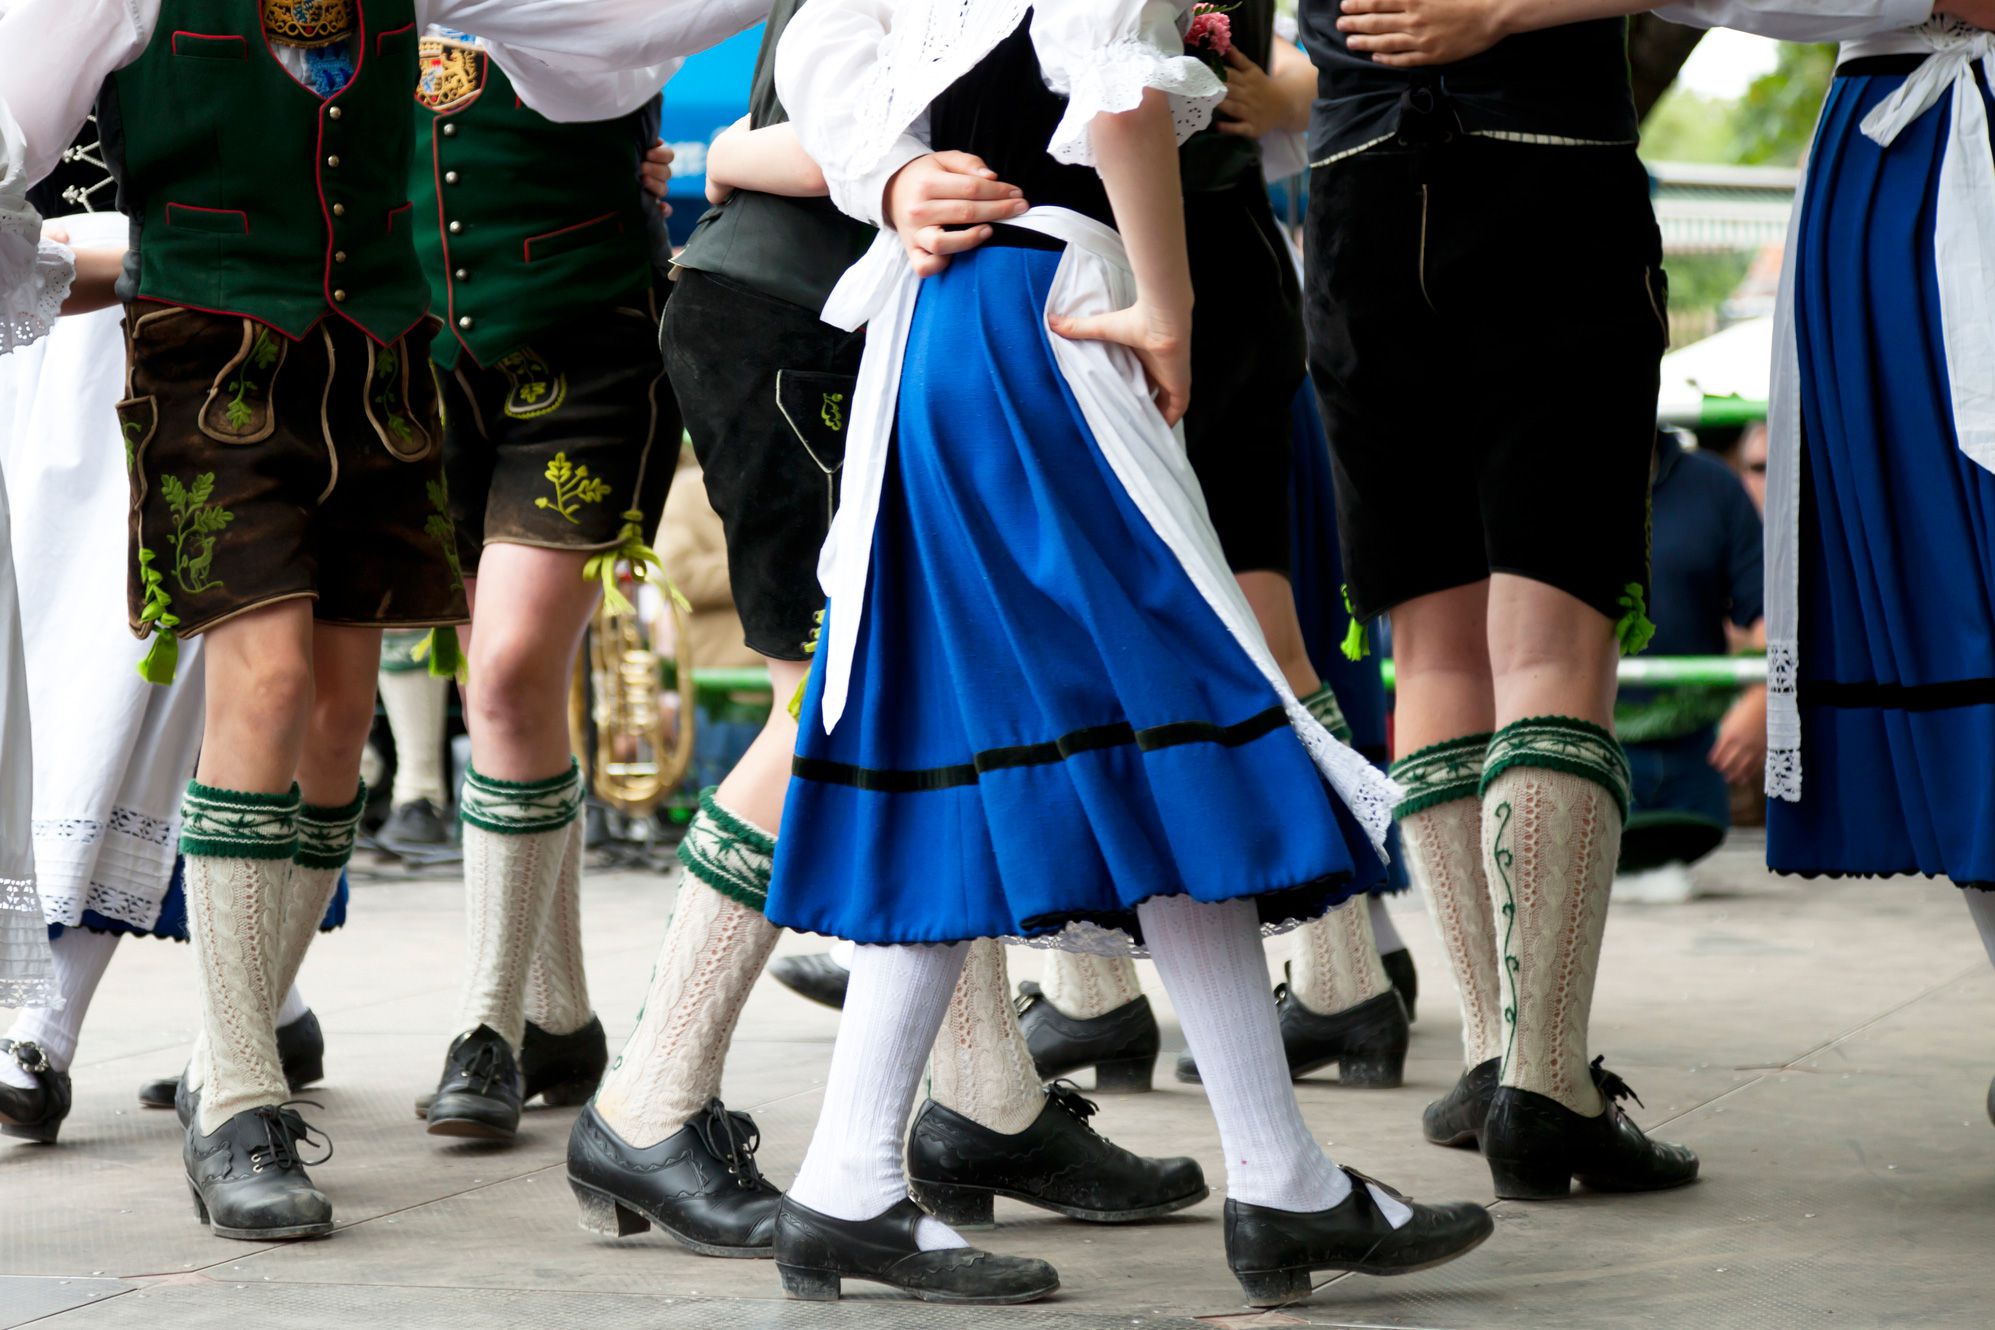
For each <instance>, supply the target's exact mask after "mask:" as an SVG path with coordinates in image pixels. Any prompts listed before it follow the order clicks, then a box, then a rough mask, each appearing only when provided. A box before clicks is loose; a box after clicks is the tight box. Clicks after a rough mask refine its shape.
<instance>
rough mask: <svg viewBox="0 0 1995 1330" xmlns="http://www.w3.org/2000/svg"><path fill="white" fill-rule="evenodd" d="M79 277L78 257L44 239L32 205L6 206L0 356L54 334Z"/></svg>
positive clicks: (0, 213)
mask: <svg viewBox="0 0 1995 1330" xmlns="http://www.w3.org/2000/svg"><path fill="white" fill-rule="evenodd" d="M75 280H76V255H75V254H73V253H71V252H70V249H69V246H67V245H58V244H56V243H55V242H54V241H51V240H43V239H42V238H41V219H40V218H39V217H37V216H36V215H35V214H34V212H33V210H32V209H26V208H23V209H19V210H15V209H4V208H0V356H4V355H6V354H7V353H8V352H9V351H12V350H14V349H15V348H16V347H22V346H27V345H29V344H31V343H33V342H38V341H40V340H41V339H42V338H44V337H46V336H48V332H49V329H51V328H53V327H54V326H55V321H56V319H57V318H58V317H59V316H60V315H61V314H62V302H63V301H65V300H67V299H69V288H70V285H71V284H72V283H73V282H74V281H75Z"/></svg>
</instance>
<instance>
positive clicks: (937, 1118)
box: [907, 1081, 1206, 1227]
mask: <svg viewBox="0 0 1995 1330" xmlns="http://www.w3.org/2000/svg"><path fill="white" fill-rule="evenodd" d="M1095 1112H1096V1109H1095V1106H1094V1105H1093V1104H1092V1103H1090V1102H1089V1101H1087V1100H1086V1099H1083V1098H1081V1096H1080V1093H1079V1091H1077V1090H1075V1089H1074V1087H1073V1085H1072V1083H1071V1082H1067V1081H1055V1082H1054V1083H1053V1084H1052V1085H1049V1086H1047V1087H1046V1106H1045V1107H1044V1108H1042V1109H1040V1110H1039V1116H1038V1118H1036V1119H1035V1120H1034V1121H1033V1123H1032V1125H1031V1126H1029V1127H1027V1128H1026V1129H1025V1130H1024V1131H1022V1132H1019V1133H1017V1134H1016V1135H1012V1136H1006V1135H1003V1134H1001V1133H999V1132H994V1131H992V1130H990V1129H989V1128H987V1127H984V1126H982V1125H980V1124H978V1123H976V1122H974V1121H972V1120H971V1119H969V1118H967V1117H964V1116H963V1115H962V1114H961V1113H957V1112H955V1111H954V1110H952V1109H947V1108H944V1107H943V1106H942V1105H940V1104H938V1103H936V1102H935V1101H934V1100H932V1099H931V1100H929V1101H928V1102H927V1103H926V1104H924V1105H922V1108H921V1112H919V1113H918V1114H916V1115H915V1119H914V1129H913V1131H912V1132H911V1133H910V1134H909V1137H908V1145H907V1173H908V1190H909V1191H910V1192H912V1193H913V1195H914V1199H915V1200H916V1201H917V1202H919V1203H920V1205H921V1207H922V1209H924V1210H926V1211H928V1213H930V1214H932V1215H934V1216H935V1217H936V1218H937V1219H939V1220H941V1221H942V1222H943V1223H945V1224H951V1225H955V1226H958V1227H972V1226H980V1225H985V1224H989V1223H991V1222H993V1218H992V1201H993V1199H994V1198H996V1197H999V1196H1008V1197H1010V1198H1011V1199H1012V1200H1014V1201H1024V1202H1025V1203H1026V1204H1027V1205H1036V1206H1038V1207H1039V1208H1040V1209H1042V1210H1051V1211H1054V1212H1055V1213H1057V1214H1063V1215H1065V1216H1067V1217H1068V1218H1069V1219H1080V1220H1085V1221H1086V1222H1088V1223H1091V1224H1124V1223H1128V1222H1130V1221H1132V1220H1137V1219H1154V1218H1155V1217H1157V1216H1158V1215H1167V1214H1170V1213H1171V1212H1172V1211H1174V1210H1182V1209H1184V1208H1185V1207H1186V1206H1189V1205H1196V1204H1198V1203H1199V1202H1200V1201H1202V1200H1204V1199H1205V1197H1206V1186H1205V1174H1204V1172H1202V1171H1201V1170H1200V1169H1199V1166H1198V1164H1197V1162H1196V1161H1194V1160H1190V1159H1145V1158H1144V1157H1143V1156H1141V1155H1138V1154H1135V1153H1133V1152H1131V1151H1128V1150H1125V1149H1123V1148H1122V1147H1121V1146H1119V1145H1117V1144H1115V1142H1113V1141H1110V1140H1107V1139H1105V1138H1104V1137H1102V1136H1101V1135H1100V1134H1099V1133H1097V1132H1096V1131H1095V1129H1094V1127H1093V1126H1092V1125H1091V1124H1090V1123H1089V1122H1088V1119H1089V1118H1091V1117H1093V1116H1094V1115H1095Z"/></svg>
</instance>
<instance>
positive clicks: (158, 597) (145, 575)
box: [139, 548, 180, 688]
mask: <svg viewBox="0 0 1995 1330" xmlns="http://www.w3.org/2000/svg"><path fill="white" fill-rule="evenodd" d="M153 558H154V555H153V552H152V551H151V550H149V549H143V548H141V549H140V550H139V579H140V580H141V581H142V582H144V583H145V606H144V608H143V609H141V610H140V611H139V622H140V623H142V624H151V625H152V649H151V650H150V651H148V652H146V653H145V659H144V660H141V661H140V662H139V678H141V679H144V680H145V681H146V682H147V683H152V684H158V685H160V686H161V687H162V688H163V687H165V686H166V685H167V684H170V683H172V682H173V679H174V676H175V675H176V674H177V673H178V672H179V669H180V639H179V638H178V637H176V636H175V635H174V632H173V630H174V629H175V628H178V627H179V626H180V616H179V615H177V614H175V613H174V612H173V610H172V605H173V597H172V596H171V595H169V594H168V593H167V590H166V585H165V583H166V576H165V574H163V573H161V572H160V571H159V569H157V568H155V567H153V566H152V564H153Z"/></svg>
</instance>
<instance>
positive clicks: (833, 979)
mask: <svg viewBox="0 0 1995 1330" xmlns="http://www.w3.org/2000/svg"><path fill="white" fill-rule="evenodd" d="M769 977H770V978H771V979H774V980H775V981H776V982H777V983H779V984H781V985H782V986H783V987H785V988H787V989H789V990H790V991H791V992H792V993H795V994H796V995H797V996H798V997H804V998H809V999H810V1000H811V1001H812V1002H816V1003H819V1004H821V1005H823V1006H827V1007H831V1008H833V1009H834V1010H843V1009H844V1006H845V988H846V985H848V984H850V983H851V982H852V971H850V970H848V969H846V968H845V967H844V966H842V965H840V964H839V963H838V962H837V961H834V960H832V959H831V956H830V954H829V953H827V952H822V951H816V952H812V953H810V954H809V955H807V956H778V957H777V958H776V959H775V960H774V961H773V962H771V963H770V965H769Z"/></svg>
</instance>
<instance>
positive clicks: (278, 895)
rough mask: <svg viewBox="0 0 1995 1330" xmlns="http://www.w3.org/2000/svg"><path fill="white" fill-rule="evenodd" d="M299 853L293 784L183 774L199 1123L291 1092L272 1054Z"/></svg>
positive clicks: (210, 1123) (214, 1123)
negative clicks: (223, 781) (272, 790)
mask: <svg viewBox="0 0 1995 1330" xmlns="http://www.w3.org/2000/svg"><path fill="white" fill-rule="evenodd" d="M297 852H298V789H297V787H296V786H295V785H294V786H292V787H291V789H290V791H289V792H288V793H285V794H258V793H252V792H247V791H242V790H225V789H218V788H216V787H214V786H211V785H203V784H201V783H200V782H198V781H189V782H188V784H187V793H186V796H185V797H184V798H183V799H182V801H181V805H180V853H181V854H182V855H184V856H186V861H187V862H186V868H185V874H184V882H185V885H186V890H187V924H188V935H189V938H190V939H191V940H192V942H193V944H194V969H195V974H196V976H197V978H198V988H199V992H200V997H201V1040H200V1043H199V1052H200V1056H199V1065H198V1067H197V1068H196V1069H195V1071H194V1084H195V1085H196V1086H197V1087H198V1088H199V1089H200V1091H201V1111H200V1118H199V1122H198V1123H197V1126H198V1127H199V1130H200V1131H201V1132H202V1133H203V1134H204V1135H205V1134H207V1133H210V1132H213V1131H214V1130H215V1129H216V1128H217V1127H219V1126H221V1125H222V1124H223V1123H224V1122H226V1121H228V1120H229V1119H230V1118H232V1117H234V1116H235V1115H236V1114H238V1113H241V1112H243V1111H245V1110H246V1109H251V1108H257V1107H260V1106H263V1105H266V1104H281V1103H283V1102H284V1101H285V1100H286V1099H287V1098H289V1097H290V1091H289V1089H288V1088H287V1087H286V1086H285V1084H284V1070H283V1066H282V1064H281V1063H280V1062H279V1060H278V1057H277V997H276V996H275V995H273V992H272V981H273V977H274V974H275V971H276V970H277V967H278V965H279V963H280V959H279V958H280V954H281V951H282V943H281V936H282V930H281V928H280V927H279V924H280V921H281V918H282V914H283V897H284V891H285V888H286V886H287V883H288V879H289V877H290V874H291V859H292V857H293V856H294V855H296V854H297Z"/></svg>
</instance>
